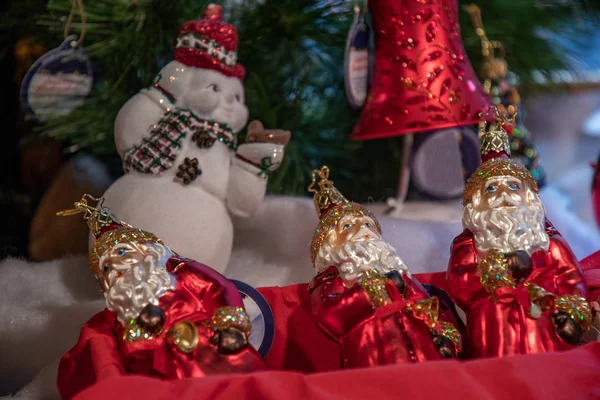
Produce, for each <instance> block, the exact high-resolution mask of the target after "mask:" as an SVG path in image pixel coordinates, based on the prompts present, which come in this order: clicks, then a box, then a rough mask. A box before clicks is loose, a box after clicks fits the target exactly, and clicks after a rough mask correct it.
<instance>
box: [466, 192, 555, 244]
mask: <svg viewBox="0 0 600 400" xmlns="http://www.w3.org/2000/svg"><path fill="white" fill-rule="evenodd" d="M475 196H478V195H477V194H476V195H475ZM475 196H474V197H475ZM528 197H529V198H530V199H531V200H530V201H529V204H528V205H527V204H525V205H521V204H519V205H517V206H516V207H509V208H499V209H493V210H487V211H475V210H474V207H473V205H472V204H467V206H466V207H465V208H464V210H463V226H464V227H465V228H466V229H468V230H470V231H471V232H472V233H473V238H474V240H475V248H476V249H477V251H479V252H480V254H487V252H488V251H490V250H492V249H496V250H500V251H502V252H505V253H511V252H515V251H519V250H522V251H525V252H527V254H529V255H532V254H533V253H535V252H536V251H537V250H548V247H549V245H550V238H549V237H548V234H547V233H546V214H545V211H544V205H543V204H542V201H541V200H540V198H539V196H538V195H537V194H536V193H534V192H530V193H528Z"/></svg>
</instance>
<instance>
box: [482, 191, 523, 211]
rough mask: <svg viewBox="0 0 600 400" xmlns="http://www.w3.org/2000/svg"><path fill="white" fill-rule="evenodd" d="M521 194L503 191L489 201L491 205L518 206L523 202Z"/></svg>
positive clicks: (495, 206) (494, 206)
mask: <svg viewBox="0 0 600 400" xmlns="http://www.w3.org/2000/svg"><path fill="white" fill-rule="evenodd" d="M521 200H522V199H521V196H519V195H518V194H515V193H510V194H509V193H506V192H504V193H502V194H500V195H498V196H496V197H494V198H493V199H492V201H490V202H489V205H490V207H493V208H497V207H500V206H502V205H504V206H509V207H516V206H518V205H520V204H521Z"/></svg>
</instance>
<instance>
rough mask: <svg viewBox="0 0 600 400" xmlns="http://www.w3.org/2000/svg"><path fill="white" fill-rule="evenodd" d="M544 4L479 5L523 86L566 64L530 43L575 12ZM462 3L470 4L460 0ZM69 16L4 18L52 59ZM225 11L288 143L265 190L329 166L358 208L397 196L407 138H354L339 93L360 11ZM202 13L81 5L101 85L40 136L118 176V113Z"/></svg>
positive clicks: (256, 114)
mask: <svg viewBox="0 0 600 400" xmlns="http://www.w3.org/2000/svg"><path fill="white" fill-rule="evenodd" d="M390 1H400V0H390ZM537 3H538V2H537V1H535V0H503V1H500V0H493V1H482V2H479V3H478V5H479V6H480V7H481V8H482V14H483V18H484V23H485V27H486V31H487V32H488V36H489V37H490V38H494V39H496V38H497V39H498V40H501V41H502V42H503V43H504V44H505V47H506V48H507V49H508V56H507V60H508V62H509V65H510V66H511V69H512V70H513V71H514V72H516V73H518V74H519V75H520V76H521V77H522V78H523V79H525V80H527V77H528V73H529V72H530V71H531V70H532V69H533V68H538V69H542V70H548V69H551V68H554V67H557V66H559V65H560V61H561V60H560V58H559V57H557V56H555V55H552V54H551V52H549V51H548V46H547V45H546V44H544V42H543V41H540V40H537V39H535V38H534V35H533V33H534V29H535V28H536V27H537V26H553V24H556V23H557V21H558V18H559V17H560V18H562V14H564V13H567V14H568V10H567V11H565V10H564V9H565V7H562V8H561V10H562V11H561V12H562V14H561V15H558V14H560V13H558V12H557V11H555V10H554V7H553V8H552V10H553V11H549V10H548V9H547V8H540V7H536V4H537ZM460 4H461V5H462V4H468V3H467V2H463V1H462V0H461V2H460ZM71 5H72V3H71V1H70V0H50V1H48V2H47V4H46V5H45V6H44V5H43V2H41V1H40V0H20V1H19V2H15V5H14V7H13V8H12V9H11V10H10V12H8V13H6V15H4V16H3V17H2V20H1V24H2V26H4V27H11V26H12V27H13V28H14V29H13V30H16V31H17V32H18V33H19V34H20V35H22V36H32V35H33V36H35V37H36V38H38V39H39V40H41V41H43V42H44V43H45V44H46V45H47V46H48V48H52V47H56V46H57V45H58V44H59V43H60V41H61V40H62V35H63V33H62V32H63V28H64V23H65V20H66V18H67V16H68V15H69V12H70V10H71ZM222 5H223V8H224V11H225V18H224V19H225V20H226V21H227V22H230V23H233V24H235V25H236V26H237V28H238V33H239V42H240V43H239V50H238V55H239V57H238V58H239V61H240V62H241V63H242V64H243V65H244V66H245V67H246V71H247V75H246V80H245V88H246V103H247V106H248V108H249V110H250V120H252V119H259V120H261V121H262V122H263V123H264V125H265V127H267V128H276V129H287V130H290V131H291V132H292V140H291V142H290V144H289V147H288V149H287V151H286V158H285V160H284V163H283V165H282V166H281V168H280V169H279V170H278V171H277V172H276V173H275V174H274V175H273V176H272V177H271V179H270V181H269V191H270V192H271V193H285V194H305V193H306V187H307V186H308V184H309V183H310V182H309V179H310V173H311V171H312V170H313V169H315V168H319V167H320V166H321V165H323V164H326V165H328V166H329V167H330V168H331V170H332V178H333V179H334V180H335V182H336V185H337V186H338V187H339V188H340V189H341V190H342V191H343V192H344V193H346V194H347V195H348V197H350V198H353V199H356V200H361V201H364V200H367V199H369V196H372V198H373V199H374V200H382V199H384V198H386V197H388V196H393V195H394V194H395V191H396V186H397V182H398V173H399V166H400V161H401V158H402V154H401V143H402V139H401V138H391V139H382V140H373V141H367V142H353V141H350V139H349V138H350V134H351V130H352V126H353V125H354V124H355V123H356V122H357V120H358V117H359V112H357V111H354V110H352V109H351V108H350V107H349V106H348V105H347V102H346V99H345V94H344V85H343V59H344V54H343V52H344V45H345V40H346V35H347V33H348V29H349V27H350V24H351V22H352V19H353V13H352V11H351V8H352V5H353V3H352V2H350V1H344V0H328V1H315V0H262V1H256V0H243V1H241V0H229V1H225V2H222ZM205 6H206V2H203V1H198V0H193V1H192V0H169V1H167V0H94V1H87V2H85V12H86V16H87V24H86V36H85V42H84V44H83V47H84V49H85V51H86V52H87V53H88V54H89V55H90V56H91V57H92V60H93V63H94V65H95V67H96V70H97V83H96V85H95V87H94V90H93V92H92V94H91V95H90V96H89V98H88V99H87V101H86V102H85V104H84V105H83V106H82V107H81V108H79V109H77V110H75V111H74V112H72V113H71V114H70V115H68V116H65V117H59V118H56V119H54V120H52V121H50V122H47V123H46V124H44V125H41V126H36V127H35V128H34V129H33V134H36V135H40V134H41V135H49V136H53V137H56V138H58V139H60V140H63V141H64V142H65V143H66V144H67V149H68V151H70V152H73V153H74V152H89V153H93V154H95V155H97V156H99V157H100V158H101V159H102V160H104V161H105V162H106V163H107V164H109V166H111V169H112V171H113V172H114V173H115V174H119V173H121V170H120V160H119V158H118V156H117V154H116V151H115V148H114V143H113V124H114V120H115V117H116V115H117V113H118V111H119V109H120V107H121V106H122V105H123V104H124V103H125V102H126V101H127V99H129V98H130V97H131V96H133V95H135V94H136V93H137V92H138V91H139V90H140V89H141V88H143V87H146V86H148V85H150V84H151V83H152V81H153V79H154V76H155V74H156V73H157V72H158V71H159V70H160V68H161V67H162V66H164V65H165V64H166V63H167V62H169V61H170V60H171V59H172V49H173V42H174V38H175V36H176V34H177V31H178V29H179V26H180V24H181V23H182V22H184V21H187V20H190V19H194V18H198V17H199V16H200V15H201V13H202V10H203V9H204V7H205ZM79 21H80V20H79V16H78V15H77V14H76V16H75V19H74V22H75V23H74V24H73V27H72V29H71V32H73V33H77V32H78V31H79V29H80V27H81V25H80V23H79ZM461 27H462V29H463V38H464V41H465V47H466V48H467V51H468V54H469V57H470V58H471V60H473V61H474V62H475V63H476V64H477V63H478V60H479V54H480V44H479V39H478V37H477V36H476V35H475V34H474V32H473V30H472V28H471V25H470V21H469V20H468V16H467V15H466V13H465V12H463V11H461ZM532 43H534V44H535V45H534V46H532ZM544 46H546V47H544ZM476 68H477V65H476ZM242 136H243V133H242ZM241 139H242V140H243V137H242V138H241Z"/></svg>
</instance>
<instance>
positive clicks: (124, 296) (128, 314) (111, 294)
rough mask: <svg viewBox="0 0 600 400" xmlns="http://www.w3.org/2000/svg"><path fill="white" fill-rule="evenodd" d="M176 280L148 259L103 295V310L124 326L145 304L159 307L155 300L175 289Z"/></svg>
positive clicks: (155, 261)
mask: <svg viewBox="0 0 600 400" xmlns="http://www.w3.org/2000/svg"><path fill="white" fill-rule="evenodd" d="M175 284H176V281H175V277H174V276H172V275H171V274H169V271H167V270H166V268H165V267H164V266H163V265H158V264H157V260H156V259H155V258H152V257H147V258H146V260H145V261H144V262H143V263H141V264H138V265H135V266H132V267H131V268H130V269H129V270H128V271H127V272H125V273H124V274H123V275H122V276H121V277H120V278H117V279H116V280H115V282H114V284H113V285H112V286H111V287H110V289H109V291H108V293H107V294H106V307H107V308H108V309H109V310H110V311H113V312H115V313H116V314H117V319H118V320H119V322H121V323H122V324H123V325H124V326H125V325H126V324H127V323H128V322H129V320H131V319H132V318H137V317H138V315H139V314H140V312H141V311H142V310H143V309H144V307H146V306H147V305H148V304H150V303H152V304H154V305H158V299H160V297H161V296H162V295H163V294H165V293H166V292H168V291H171V290H173V289H175Z"/></svg>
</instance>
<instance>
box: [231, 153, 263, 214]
mask: <svg viewBox="0 0 600 400" xmlns="http://www.w3.org/2000/svg"><path fill="white" fill-rule="evenodd" d="M266 190H267V177H266V174H265V173H262V174H261V170H260V168H258V167H256V166H254V165H252V164H250V163H249V162H247V161H244V160H242V159H241V158H239V157H236V156H233V161H232V165H231V170H230V172H229V187H228V189H227V208H228V209H229V212H231V214H233V215H236V216H238V217H249V216H250V215H251V214H252V213H253V212H254V211H255V210H256V209H257V208H258V206H259V205H260V202H261V201H262V200H263V199H264V197H265V192H266Z"/></svg>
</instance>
